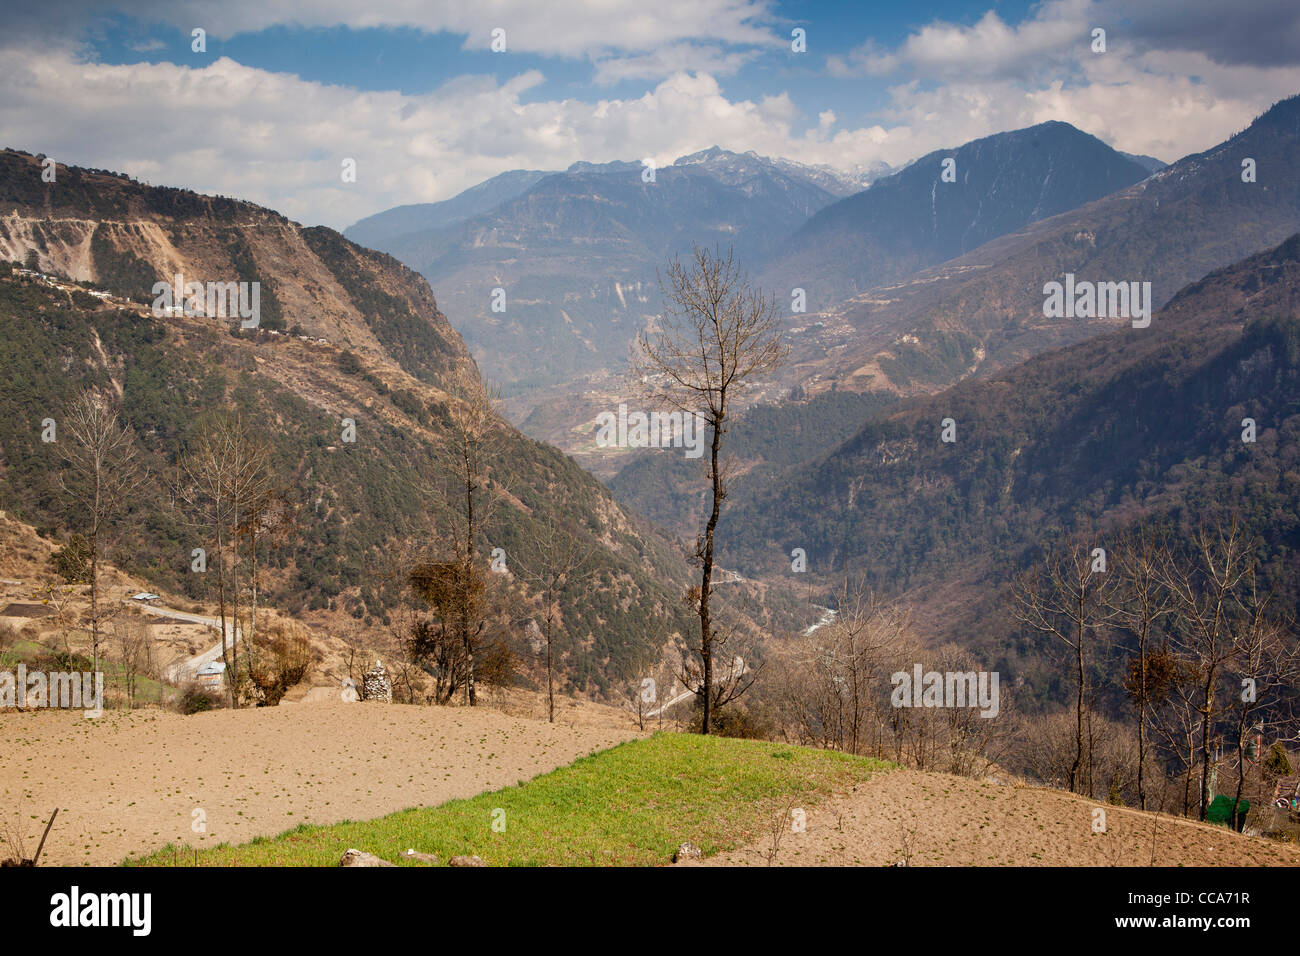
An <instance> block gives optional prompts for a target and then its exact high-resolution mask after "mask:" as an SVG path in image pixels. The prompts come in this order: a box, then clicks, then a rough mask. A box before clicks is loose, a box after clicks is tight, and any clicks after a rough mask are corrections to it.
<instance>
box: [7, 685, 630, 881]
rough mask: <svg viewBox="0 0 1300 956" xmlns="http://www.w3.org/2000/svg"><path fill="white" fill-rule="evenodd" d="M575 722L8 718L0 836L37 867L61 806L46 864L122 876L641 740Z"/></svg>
mask: <svg viewBox="0 0 1300 956" xmlns="http://www.w3.org/2000/svg"><path fill="white" fill-rule="evenodd" d="M557 716H558V715H557ZM574 723H576V724H577V726H571V725H568V724H564V723H556V724H549V723H547V722H545V721H541V720H531V719H526V718H521V717H513V716H508V715H507V714H504V713H501V712H499V711H495V710H488V709H485V708H475V709H474V710H472V711H471V710H469V709H467V708H461V707H414V706H406V705H400V704H392V705H384V704H361V703H352V704H347V703H343V702H341V701H340V702H337V703H304V704H290V705H283V706H280V707H264V708H260V709H249V710H239V711H231V710H220V711H211V712H208V713H202V714H195V715H193V716H189V717H185V716H181V715H179V714H175V713H171V712H167V711H162V710H156V709H151V710H136V711H133V712H126V711H121V712H113V711H106V712H105V713H104V716H102V717H100V718H98V719H87V718H86V717H84V716H83V715H82V714H81V712H80V711H77V712H73V713H69V712H66V711H50V710H47V711H28V712H25V713H16V712H14V711H0V740H3V741H4V745H3V747H0V832H3V831H4V828H5V827H8V828H9V829H10V830H15V829H16V830H18V831H20V832H21V834H22V836H23V839H24V842H25V843H26V849H27V855H28V856H30V855H31V854H32V853H33V852H34V851H35V849H36V844H37V843H39V842H40V837H41V830H42V829H43V828H44V822H45V820H46V818H47V817H48V816H49V814H50V811H51V810H52V809H53V808H54V807H58V808H59V815H58V818H57V820H56V822H55V824H54V829H53V830H52V831H51V833H50V837H49V840H48V841H47V842H46V844H45V850H44V853H43V854H42V857H41V864H42V865H47V864H48V865H76V864H91V865H112V864H116V863H119V862H121V861H122V860H123V859H125V858H126V857H127V855H128V854H130V853H134V854H135V855H137V856H139V855H141V854H143V853H145V852H147V851H150V850H155V849H158V848H159V847H161V846H164V845H166V844H168V843H182V844H186V845H191V846H199V847H202V846H212V845H215V844H217V843H222V842H231V843H243V842H246V841H248V840H251V839H253V838H254V837H257V836H272V835H274V834H277V833H281V832H283V831H285V830H288V829H292V828H293V827H296V826H297V825H298V824H300V823H335V822H338V821H340V820H346V819H352V820H364V819H368V818H370V817H377V816H382V815H384V814H387V813H392V812H394V811H396V810H401V809H404V808H406V807H413V806H431V805H434V804H438V803H442V802H443V801H446V800H451V799H454V798H457V797H469V796H473V795H474V794H477V793H481V792H483V791H485V790H495V789H498V788H501V787H505V786H510V785H513V784H515V783H518V782H520V781H522V780H527V779H529V778H531V777H534V776H536V775H538V774H540V773H545V772H547V771H549V770H553V769H555V768H556V767H559V766H563V765H564V764H569V763H572V762H573V761H574V760H576V759H578V758H579V757H582V756H584V755H586V754H589V753H592V752H594V751H597V750H603V749H605V748H607V747H612V746H614V745H615V744H617V743H620V742H622V741H624V740H627V739H628V738H630V737H632V736H635V735H636V731H635V730H631V729H626V728H619V727H616V726H614V725H612V724H610V725H608V726H590V725H587V724H586V722H584V721H581V720H579V721H575V722H574ZM196 809H198V810H202V811H203V813H202V815H201V816H202V818H203V820H204V822H205V825H206V832H205V833H196V832H194V830H193V829H192V824H193V823H194V822H195V821H196V819H197V818H196V816H195V814H194V811H195V810H196ZM8 855H10V854H9V852H8V848H7V847H4V846H3V845H0V856H8Z"/></svg>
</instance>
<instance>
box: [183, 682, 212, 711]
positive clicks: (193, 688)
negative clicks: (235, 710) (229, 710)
mask: <svg viewBox="0 0 1300 956" xmlns="http://www.w3.org/2000/svg"><path fill="white" fill-rule="evenodd" d="M220 706H221V702H220V701H219V700H218V699H217V697H216V696H215V695H214V694H212V693H211V692H210V691H208V690H207V689H205V688H203V687H200V686H199V685H198V684H197V683H190V684H186V685H185V686H184V687H182V688H181V693H180V696H179V697H178V698H177V699H176V709H177V710H179V711H180V712H181V713H182V714H186V715H189V714H201V713H203V711H205V710H216V709H217V708H218V707H220Z"/></svg>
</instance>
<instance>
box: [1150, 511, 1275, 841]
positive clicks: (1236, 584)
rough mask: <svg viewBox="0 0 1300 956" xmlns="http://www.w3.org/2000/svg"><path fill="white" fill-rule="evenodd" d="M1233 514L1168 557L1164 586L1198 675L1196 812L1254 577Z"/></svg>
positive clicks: (1206, 792) (1205, 798)
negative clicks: (1180, 560) (1221, 686)
mask: <svg viewBox="0 0 1300 956" xmlns="http://www.w3.org/2000/svg"><path fill="white" fill-rule="evenodd" d="M1250 551H1251V542H1249V541H1247V539H1246V535H1245V533H1244V532H1243V530H1242V528H1241V526H1240V524H1239V523H1238V522H1237V520H1236V519H1235V518H1234V519H1233V521H1232V523H1231V524H1230V525H1229V527H1228V528H1226V529H1224V528H1220V529H1219V530H1218V531H1216V532H1213V533H1211V532H1209V531H1207V530H1206V529H1204V528H1202V529H1201V530H1200V531H1199V532H1198V533H1197V535H1196V537H1195V539H1194V541H1193V546H1192V559H1193V560H1192V562H1191V564H1190V565H1189V566H1186V567H1184V566H1181V565H1179V564H1176V563H1171V564H1170V565H1169V566H1168V569H1167V574H1166V579H1165V580H1166V586H1167V587H1168V588H1169V590H1170V591H1171V592H1172V594H1173V596H1174V601H1175V607H1176V609H1177V615H1178V629H1177V631H1176V634H1175V637H1174V640H1175V642H1176V643H1177V644H1178V645H1179V646H1180V647H1181V648H1182V649H1183V651H1184V652H1185V653H1186V654H1187V655H1188V656H1189V657H1190V658H1191V659H1192V661H1193V662H1194V664H1195V670H1196V674H1197V678H1198V681H1199V685H1200V686H1199V697H1198V700H1197V707H1198V709H1199V712H1200V728H1199V733H1200V744H1199V746H1200V765H1201V799H1200V809H1199V817H1200V819H1202V820H1204V819H1205V815H1206V813H1207V812H1208V810H1209V806H1210V764H1211V760H1210V734H1211V732H1212V729H1213V723H1214V720H1215V717H1216V715H1217V714H1218V713H1219V707H1218V700H1217V695H1216V690H1217V689H1218V683H1219V681H1220V678H1221V677H1222V676H1223V674H1222V671H1223V668H1224V667H1225V665H1226V664H1227V662H1228V661H1229V659H1230V658H1231V657H1232V655H1233V654H1234V653H1235V650H1236V648H1235V646H1234V630H1235V627H1236V626H1238V623H1239V620H1240V616H1241V604H1240V601H1241V594H1240V589H1241V588H1242V587H1243V585H1247V582H1251V583H1253V579H1254V560H1253V557H1252V556H1251V553H1250Z"/></svg>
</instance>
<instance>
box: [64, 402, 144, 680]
mask: <svg viewBox="0 0 1300 956" xmlns="http://www.w3.org/2000/svg"><path fill="white" fill-rule="evenodd" d="M118 411H119V406H118V402H117V399H116V398H115V397H114V396H112V395H109V394H105V393H101V392H98V391H95V390H94V389H87V390H86V391H84V392H82V393H81V395H79V396H78V397H77V399H76V400H75V401H74V402H73V403H72V407H71V408H69V409H68V413H67V417H66V419H65V423H64V426H63V434H64V436H65V437H64V439H63V440H62V441H60V442H58V447H59V451H60V454H61V456H62V458H63V460H64V462H65V464H66V466H67V467H66V469H65V470H64V471H63V473H62V474H61V475H60V481H61V483H62V486H63V489H64V490H65V491H66V492H68V494H69V495H71V496H72V498H73V499H74V500H75V501H76V502H77V505H78V510H79V511H80V513H81V520H82V522H83V524H82V528H83V530H84V534H85V538H86V541H87V543H88V544H89V547H90V567H89V578H90V643H91V656H92V659H93V661H94V663H93V667H94V669H95V670H96V671H98V670H99V641H100V633H101V631H102V629H103V619H104V617H105V608H104V606H103V605H104V602H103V595H102V594H101V593H100V580H99V577H100V565H101V564H102V563H103V561H104V553H105V549H106V547H107V546H108V544H109V542H110V538H111V535H112V532H113V530H114V524H115V521H116V519H117V518H118V516H119V515H120V514H121V513H122V511H123V509H124V508H125V506H126V500H127V498H128V497H129V496H130V495H131V493H132V492H134V491H135V489H136V488H138V487H139V486H140V484H141V483H142V482H143V481H144V480H145V478H146V477H147V472H146V471H145V469H144V468H143V467H142V465H141V463H140V461H139V458H138V455H137V452H136V446H135V436H134V435H133V434H132V432H131V430H130V429H129V428H126V427H124V426H123V425H122V424H121V423H120V422H119V421H118Z"/></svg>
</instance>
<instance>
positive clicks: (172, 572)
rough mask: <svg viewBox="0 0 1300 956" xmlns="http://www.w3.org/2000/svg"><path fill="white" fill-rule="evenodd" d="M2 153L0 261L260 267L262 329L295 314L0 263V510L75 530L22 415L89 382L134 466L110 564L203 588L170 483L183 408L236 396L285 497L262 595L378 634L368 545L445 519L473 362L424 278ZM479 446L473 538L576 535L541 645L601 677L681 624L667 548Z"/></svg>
mask: <svg viewBox="0 0 1300 956" xmlns="http://www.w3.org/2000/svg"><path fill="white" fill-rule="evenodd" d="M0 163H3V169H4V175H3V177H2V178H0V195H2V196H3V197H4V202H5V206H4V212H3V218H0V222H2V223H3V239H2V240H0V241H2V242H3V253H0V255H3V256H4V257H8V258H9V259H11V260H14V261H17V262H22V261H26V260H27V259H28V257H29V255H30V254H32V252H33V250H34V251H35V256H36V257H37V258H38V259H39V265H40V268H41V269H43V270H46V271H47V272H49V271H53V272H64V271H66V273H68V274H69V275H71V276H73V277H79V278H82V279H84V280H87V281H88V282H91V283H92V284H95V285H100V284H102V285H106V286H110V287H113V288H116V289H118V290H119V291H123V292H126V293H129V294H131V295H135V296H138V297H139V298H140V299H143V300H146V301H147V300H149V298H150V296H149V289H150V287H151V286H152V284H153V282H154V281H156V280H159V279H164V280H165V279H167V278H169V277H170V275H171V274H172V272H175V271H180V272H183V273H184V274H185V276H186V277H187V280H188V279H189V278H194V279H196V280H199V281H205V280H212V281H238V280H252V279H258V280H260V281H261V282H262V284H263V286H262V287H263V300H262V301H263V313H264V314H263V318H264V319H265V318H266V315H265V312H266V309H265V306H266V303H267V302H268V301H270V298H271V294H272V290H273V295H274V298H275V300H276V301H277V302H278V303H279V308H280V313H279V317H280V319H281V320H282V322H283V324H285V325H286V326H288V327H290V328H291V329H292V328H297V327H299V326H300V327H301V328H302V330H303V335H301V336H295V335H284V334H276V333H275V332H274V331H273V330H271V329H268V328H267V327H266V326H267V323H265V322H264V323H263V327H262V328H260V329H253V330H241V329H239V328H238V321H237V320H223V319H216V318H205V317H202V316H196V317H184V316H179V317H168V318H165V319H159V318H155V317H154V316H153V315H152V313H151V311H150V310H149V309H148V308H146V307H144V306H137V305H133V304H131V303H129V302H128V301H126V300H122V299H119V300H116V301H103V300H100V299H96V298H95V297H93V296H91V295H89V294H86V293H84V292H80V291H76V288H75V286H73V285H71V284H69V283H60V284H49V283H47V282H43V281H41V280H39V279H30V278H27V277H20V276H19V275H18V274H17V273H16V272H15V271H14V270H13V269H12V268H11V267H10V266H9V265H0V323H3V328H4V331H5V334H4V335H3V336H0V372H2V373H3V375H4V378H5V380H6V382H7V383H8V387H6V388H4V389H2V390H0V508H6V509H9V510H10V512H11V513H12V514H13V516H15V517H18V518H20V519H23V520H26V521H29V522H31V523H33V524H36V525H38V526H41V527H44V528H46V529H48V530H49V531H50V532H53V533H59V534H64V533H66V532H68V531H69V530H72V529H74V528H75V527H76V521H75V516H74V515H73V514H72V513H71V512H70V511H69V506H68V502H67V500H66V498H65V497H64V496H63V495H61V494H60V491H59V485H58V478H59V465H58V456H57V454H56V448H55V447H54V446H52V445H49V444H45V443H43V442H42V441H41V439H40V433H41V422H42V420H43V419H45V418H47V417H52V418H55V419H56V420H61V416H62V415H63V414H64V413H65V410H66V409H67V407H68V405H69V403H70V401H71V399H72V398H73V396H74V395H75V394H76V392H77V391H78V389H80V388H81V387H83V386H85V385H89V384H93V385H98V386H106V387H111V388H112V389H114V390H115V391H117V392H118V394H120V395H121V398H122V406H123V414H124V418H125V419H126V421H127V423H128V424H130V425H131V426H132V427H133V428H134V430H135V432H136V434H137V435H138V437H139V439H140V442H141V446H142V451H143V453H144V455H145V457H146V460H147V461H148V462H149V464H150V466H151V470H152V472H153V474H154V476H155V479H154V480H153V481H151V482H150V484H149V485H148V486H147V487H146V488H145V489H144V491H143V492H142V494H141V496H140V497H139V499H138V500H136V501H133V502H131V503H130V509H129V512H128V516H127V518H126V519H125V520H124V521H123V528H124V532H123V538H122V541H121V542H120V543H119V551H120V554H119V555H118V557H119V559H120V560H121V561H122V563H123V566H124V569H125V570H127V571H128V572H130V573H133V574H138V575H141V576H143V577H144V578H146V579H147V580H154V581H158V582H159V583H160V584H165V585H166V586H168V587H169V588H171V589H174V590H177V591H181V592H183V593H186V594H188V595H191V596H193V597H201V596H202V594H203V589H204V587H205V584H204V582H203V581H202V580H199V579H202V578H204V576H203V575H195V574H191V573H189V558H188V555H189V553H190V549H191V548H192V547H195V546H197V545H198V544H199V543H200V542H199V541H196V537H199V536H200V535H201V533H200V532H199V530H198V529H196V528H195V527H194V526H193V525H192V524H191V523H190V522H189V520H188V519H187V516H186V515H185V514H184V513H183V512H182V510H181V508H180V507H179V505H178V503H177V499H176V497H175V495H174V494H173V493H172V489H171V488H170V487H169V483H170V479H171V478H172V477H173V476H174V469H175V465H176V462H177V458H178V455H179V454H180V452H181V450H182V449H183V448H184V447H185V444H186V442H187V440H188V439H189V438H190V436H191V434H192V430H193V428H194V426H195V423H196V422H197V421H198V420H199V419H200V418H201V417H202V415H203V414H204V413H205V412H207V411H209V410H212V409H217V408H222V407H235V408H238V409H240V410H241V411H242V413H243V414H244V416H245V417H246V419H247V420H249V421H250V422H253V423H256V424H257V425H258V427H259V428H260V429H261V430H263V432H264V434H265V435H266V437H267V438H268V439H269V443H270V445H271V447H272V451H273V458H274V465H275V469H276V471H277V473H278V474H279V475H280V476H281V479H282V480H283V481H284V483H285V485H286V487H287V488H288V489H289V491H290V493H291V495H292V497H293V499H294V501H295V502H296V504H297V505H298V509H299V516H300V521H299V528H298V532H297V534H296V535H295V536H294V537H293V538H292V539H291V540H290V541H289V542H288V543H287V544H286V545H285V546H284V547H283V548H280V549H277V550H276V552H275V554H274V556H273V558H272V559H271V563H272V565H273V567H272V568H270V569H268V581H267V587H268V589H269V592H270V593H269V594H268V595H267V600H268V601H270V602H271V603H276V604H278V605H280V606H282V607H284V608H286V609H288V610H290V611H299V612H303V613H305V614H306V615H307V617H308V619H309V620H313V617H312V615H313V614H316V615H318V616H319V619H315V623H317V624H322V623H325V622H326V621H329V622H330V623H331V624H339V623H341V621H343V620H347V618H344V617H343V615H344V614H345V613H346V614H347V615H349V616H350V618H351V619H352V621H353V622H354V623H355V625H356V626H357V627H372V628H382V627H384V626H385V623H386V621H387V620H388V615H389V611H390V609H391V608H392V607H393V605H394V602H395V601H396V600H397V593H396V592H397V590H398V589H397V588H396V586H395V584H394V583H393V582H392V581H390V580H387V579H386V578H385V574H384V572H385V569H386V568H387V566H388V564H389V563H391V562H390V556H391V555H392V554H393V552H394V551H395V549H396V548H397V547H398V546H399V545H400V544H402V543H404V542H411V541H416V542H418V541H421V540H428V539H429V538H430V536H433V537H434V538H435V539H436V538H437V537H438V536H439V535H440V534H443V533H445V531H440V528H444V522H443V520H442V518H443V517H444V516H445V514H446V511H445V509H446V508H447V507H448V499H447V498H446V497H445V495H444V490H445V489H444V488H443V486H442V481H441V478H440V476H439V474H438V471H437V468H436V466H435V458H436V454H437V452H438V450H439V449H440V448H442V447H444V446H445V443H446V439H447V434H448V431H447V423H448V413H449V408H450V407H451V406H452V405H453V404H454V403H456V402H458V401H459V399H458V398H457V397H456V395H455V388H454V384H453V383H454V380H455V378H456V377H457V376H458V375H460V374H464V373H466V372H467V371H468V370H469V369H470V368H471V365H470V363H471V359H470V358H469V355H468V352H467V350H466V349H465V347H464V345H463V344H462V342H461V340H460V338H459V336H457V335H456V333H455V332H454V331H453V330H451V328H450V327H449V326H448V325H447V324H446V320H445V318H444V317H443V316H442V314H441V313H440V312H438V311H437V307H436V305H435V304H434V300H433V296H432V293H431V292H430V290H429V288H428V286H427V284H425V283H424V282H423V280H421V279H420V278H419V277H418V276H417V275H416V274H415V273H413V272H411V271H410V270H408V269H406V268H405V267H403V266H401V265H400V264H398V263H397V262H395V261H394V260H392V259H390V258H389V257H387V256H385V255H382V254H379V253H373V252H369V251H367V250H364V249H361V248H359V247H357V246H355V245H353V244H352V243H350V242H348V241H346V240H345V239H343V238H342V237H341V236H339V235H338V234H337V233H334V232H332V231H330V230H327V229H302V228H300V227H298V226H296V225H295V224H293V223H290V222H288V221H287V220H284V219H282V218H281V217H279V216H277V215H276V214H274V213H272V212H269V211H267V210H261V209H258V208H257V207H255V206H250V205H248V204H245V203H238V202H235V201H233V200H224V199H217V198H213V197H204V196H197V195H195V194H192V193H187V192H184V191H180V190H155V189H151V188H149V187H145V186H142V185H140V184H138V183H132V182H130V181H129V180H125V179H122V178H119V177H115V176H112V175H109V174H101V173H94V172H91V171H85V170H75V169H70V168H69V169H65V168H64V167H59V173H58V176H59V179H58V183H57V184H42V183H41V180H40V166H39V164H38V163H37V162H36V160H35V159H34V158H33V157H29V156H25V155H21V154H17V153H13V152H8V153H4V154H0ZM97 235H98V236H100V237H102V238H103V245H102V248H100V247H97V245H96V240H95V236H97ZM307 333H312V334H310V335H308V334H307ZM325 339H327V340H328V341H325ZM349 352H350V353H351V357H349V355H348V354H347V353H349ZM343 418H352V419H354V420H355V422H356V430H357V439H356V442H355V443H352V444H347V443H344V442H342V441H341V440H340V436H341V427H342V426H341V423H342V419H343ZM491 444H492V445H493V449H494V450H493V452H492V455H491V457H490V459H489V462H488V471H489V476H490V478H489V491H490V492H491V493H492V494H493V495H494V496H495V497H498V498H499V499H500V500H501V505H500V506H499V507H498V508H497V509H496V511H495V513H494V515H493V518H492V521H491V523H490V524H489V526H488V527H487V529H486V536H487V541H486V542H485V543H486V544H489V545H490V546H492V547H502V548H504V549H506V552H507V554H516V553H518V547H519V545H520V542H521V541H523V540H524V539H526V538H530V537H531V538H535V537H537V536H539V535H540V534H542V533H543V531H542V529H543V528H545V527H561V528H567V529H569V530H570V531H572V532H573V533H575V534H577V535H578V536H579V537H580V538H582V539H583V540H585V541H586V542H587V543H588V546H589V547H591V548H592V549H594V556H593V559H592V561H593V564H594V568H593V576H592V578H591V580H589V581H587V582H585V583H584V586H583V587H582V589H581V590H580V591H579V590H578V589H577V588H575V589H574V590H573V591H572V592H571V593H569V594H568V595H566V603H567V607H566V610H565V619H564V621H563V628H562V629H563V634H562V635H561V636H560V638H559V642H558V643H557V647H559V645H560V644H562V645H563V647H562V654H563V658H562V659H563V668H564V670H565V671H566V673H568V674H569V675H570V676H571V677H572V679H573V681H574V686H576V687H578V688H580V689H587V690H592V691H600V690H602V689H604V688H606V687H608V686H609V684H610V682H611V681H612V680H614V679H616V678H618V677H619V676H621V675H623V674H624V673H625V672H626V671H627V670H628V669H629V668H631V667H632V666H633V663H634V661H637V660H640V659H643V658H644V657H645V656H646V655H653V654H655V653H657V651H658V649H659V648H660V647H661V646H662V645H663V643H664V641H665V640H666V639H667V638H668V636H669V635H670V634H671V633H672V632H673V631H674V630H677V629H679V628H680V627H681V626H683V624H684V623H688V622H685V621H684V614H685V611H684V609H683V608H682V605H681V604H680V601H679V597H678V596H679V595H680V593H681V586H682V583H683V582H684V580H685V577H686V574H687V568H686V565H685V562H684V561H683V560H682V558H681V556H680V555H679V554H678V553H677V552H676V551H675V550H674V549H673V548H671V547H669V546H668V545H667V544H666V543H665V542H664V541H663V540H662V539H660V538H658V537H656V535H655V534H654V533H653V532H652V531H650V530H649V529H648V528H647V527H645V526H643V525H641V524H640V523H639V522H637V521H636V520H635V519H633V518H631V517H629V516H628V515H626V514H625V513H623V512H622V511H621V510H620V509H619V507H618V506H617V505H616V504H615V503H614V501H613V499H612V498H611V496H610V495H609V493H608V492H607V491H605V489H604V488H603V487H601V486H600V484H599V483H598V482H596V481H595V480H594V479H592V478H591V477H590V476H588V475H586V474H585V473H584V472H582V471H581V469H579V468H578V467H577V466H576V465H575V464H574V463H573V462H572V461H571V460H569V459H567V458H565V457H564V456H563V455H562V454H561V453H559V452H558V451H557V450H555V449H553V448H550V447H548V446H545V445H542V444H539V443H537V442H534V441H532V440H530V439H527V438H525V437H524V436H523V435H521V434H519V433H518V432H516V431H515V430H514V429H512V428H510V427H509V426H508V425H506V424H505V423H504V422H503V423H500V425H499V427H498V432H497V435H496V436H495V439H494V441H493V442H492V443H491ZM331 612H332V613H333V614H334V615H337V617H330V614H331ZM520 631H521V633H520V634H519V635H512V636H514V637H518V638H519V640H520V641H522V624H521V627H520Z"/></svg>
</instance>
